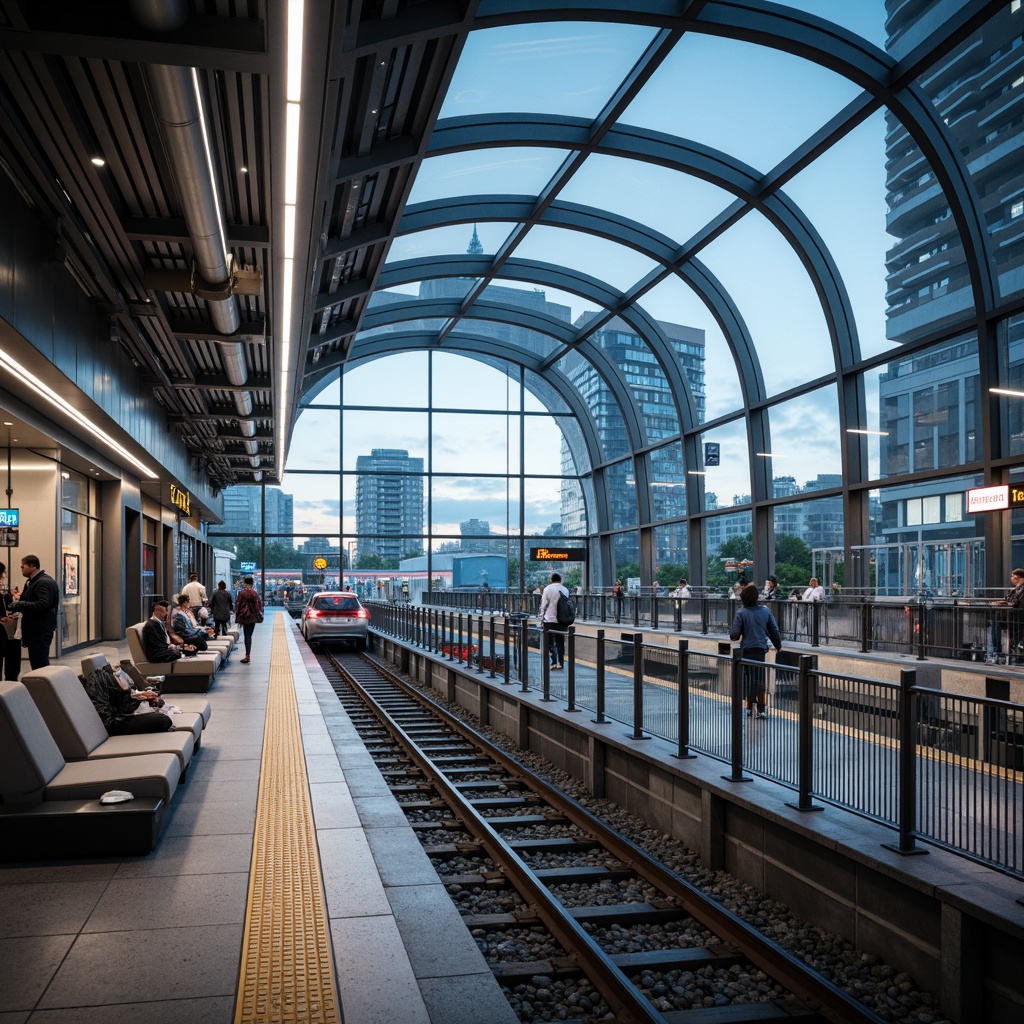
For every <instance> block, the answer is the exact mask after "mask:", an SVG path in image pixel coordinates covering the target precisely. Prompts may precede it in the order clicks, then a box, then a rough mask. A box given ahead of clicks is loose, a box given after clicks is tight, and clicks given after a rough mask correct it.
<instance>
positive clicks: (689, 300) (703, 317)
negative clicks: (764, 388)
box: [642, 277, 743, 423]
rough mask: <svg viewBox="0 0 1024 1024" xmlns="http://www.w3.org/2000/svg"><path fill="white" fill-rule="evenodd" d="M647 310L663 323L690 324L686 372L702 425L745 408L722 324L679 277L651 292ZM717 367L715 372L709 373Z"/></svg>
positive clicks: (687, 329)
mask: <svg viewBox="0 0 1024 1024" xmlns="http://www.w3.org/2000/svg"><path fill="white" fill-rule="evenodd" d="M642 305H643V307H644V309H646V310H647V312H648V313H649V314H650V315H651V316H654V317H656V318H657V319H658V320H659V321H662V322H664V321H674V322H675V323H677V324H686V325H687V326H686V327H684V328H682V330H681V331H680V332H678V333H680V334H683V332H685V334H686V337H687V340H686V342H685V348H686V354H685V355H682V354H681V358H682V359H683V369H684V372H685V373H686V378H687V380H688V382H689V384H690V387H691V390H693V392H694V400H695V402H696V405H697V416H698V420H697V422H698V423H703V422H704V420H705V419H706V418H712V419H717V418H718V417H719V416H723V415H726V414H728V413H730V412H735V411H736V410H738V409H740V408H742V405H743V398H742V392H741V390H740V382H739V377H738V376H737V373H736V361H735V359H734V358H733V354H732V349H731V348H730V347H729V345H728V343H727V342H726V340H725V335H724V334H723V333H722V329H721V328H720V327H719V326H718V321H717V320H716V319H715V318H714V316H712V314H711V311H710V310H709V309H708V307H707V306H706V305H705V304H704V303H703V302H702V301H701V300H700V298H699V297H698V296H697V295H696V293H695V292H694V291H693V290H692V289H691V288H690V287H689V285H687V284H686V283H684V282H683V281H682V280H681V279H680V278H678V277H670V278H667V279H666V280H664V281H662V282H661V284H659V285H657V286H656V287H654V288H652V289H651V290H650V291H649V292H647V293H646V294H645V295H644V297H643V300H642ZM708 367H713V368H714V372H708V369H707V368H708Z"/></svg>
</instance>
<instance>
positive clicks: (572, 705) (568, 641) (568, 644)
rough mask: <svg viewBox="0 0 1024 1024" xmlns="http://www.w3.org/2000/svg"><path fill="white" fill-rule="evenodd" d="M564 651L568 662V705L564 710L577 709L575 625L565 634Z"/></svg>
mask: <svg viewBox="0 0 1024 1024" xmlns="http://www.w3.org/2000/svg"><path fill="white" fill-rule="evenodd" d="M565 653H566V656H567V658H568V662H569V668H568V673H569V678H568V680H567V684H566V685H567V686H568V698H569V706H568V707H567V708H566V709H565V710H566V711H579V710H580V708H578V707H576V627H575V626H570V627H569V628H568V629H567V630H566V634H565Z"/></svg>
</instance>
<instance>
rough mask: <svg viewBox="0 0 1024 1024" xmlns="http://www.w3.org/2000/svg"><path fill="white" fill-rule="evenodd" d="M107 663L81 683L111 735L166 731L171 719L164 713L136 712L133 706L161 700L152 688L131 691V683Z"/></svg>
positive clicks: (160, 702)
mask: <svg viewBox="0 0 1024 1024" xmlns="http://www.w3.org/2000/svg"><path fill="white" fill-rule="evenodd" d="M119 672H120V669H117V670H115V669H113V668H112V667H111V666H110V665H104V666H103V667H102V668H99V669H96V671H95V672H90V673H89V675H87V676H86V677H85V679H84V681H83V683H82V685H83V686H84V687H85V692H86V693H87V694H89V699H90V700H91V701H92V703H93V706H94V707H95V708H96V711H97V713H98V714H99V716H100V718H101V719H102V720H103V725H104V726H105V728H106V730H107V732H108V733H110V735H111V736H131V735H135V734H137V733H147V732H167V731H168V730H169V729H170V728H171V725H172V723H171V720H170V718H168V717H167V715H161V714H157V713H156V712H153V713H151V714H148V715H137V714H136V713H135V711H136V709H137V708H139V707H140V706H141V704H142V702H143V701H146V702H147V703H149V704H151V705H153V706H154V707H155V706H156V705H158V704H162V703H163V702H162V701H161V700H160V698H159V697H158V696H157V694H156V693H154V692H153V691H152V690H144V691H142V692H141V693H138V694H135V695H133V694H132V688H131V684H130V683H129V682H127V681H123V680H122V679H121V678H120V677H119V675H118V673H119Z"/></svg>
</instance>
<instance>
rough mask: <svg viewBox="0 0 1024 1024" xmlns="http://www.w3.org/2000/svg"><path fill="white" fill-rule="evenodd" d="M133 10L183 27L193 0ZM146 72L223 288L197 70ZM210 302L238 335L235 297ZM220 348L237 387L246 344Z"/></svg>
mask: <svg viewBox="0 0 1024 1024" xmlns="http://www.w3.org/2000/svg"><path fill="white" fill-rule="evenodd" d="M131 8H132V14H133V15H134V17H135V19H136V21H138V22H139V24H140V25H143V26H144V27H145V28H148V29H150V30H151V31H154V32H169V31H171V30H173V29H176V28H180V27H181V26H182V25H183V24H184V23H185V21H186V20H187V18H188V0H131ZM146 75H147V79H148V81H149V87H150V93H151V95H152V98H153V105H154V107H155V108H156V115H157V119H158V121H159V122H160V130H161V134H162V136H163V139H164V145H165V149H166V151H167V158H168V160H169V162H170V167H171V172H172V174H173V176H174V180H175V183H176V185H177V187H178V195H179V197H180V200H181V206H182V213H183V214H184V217H185V224H186V226H187V227H188V233H189V239H190V241H191V243H192V253H193V258H194V260H195V268H196V271H197V273H198V274H199V276H200V277H202V279H203V281H204V282H205V283H206V284H208V285H212V286H214V287H217V286H223V285H225V284H227V282H228V281H229V279H230V277H231V268H230V266H229V265H228V251H227V250H228V247H227V236H226V232H225V229H224V222H223V218H222V217H221V213H220V207H219V205H218V203H217V191H216V183H215V181H214V178H213V167H212V164H211V161H210V159H209V155H208V154H209V150H208V140H207V138H206V133H205V131H204V129H203V111H202V106H201V103H200V99H199V93H198V86H197V80H196V77H195V71H194V69H192V68H187V67H175V66H172V65H169V64H150V65H147V66H146ZM206 302H207V304H208V306H209V308H210V318H211V320H212V321H213V325H214V327H215V328H216V329H217V330H218V331H219V332H220V333H221V334H226V335H230V334H234V333H235V332H236V331H237V330H238V326H239V324H240V322H241V316H240V314H239V311H238V300H237V299H236V298H235V296H234V295H228V296H227V297H225V298H223V299H207V300H206ZM218 347H219V349H220V355H221V361H222V365H223V367H224V373H225V375H226V376H227V378H228V380H229V381H230V382H231V384H232V385H233V386H235V387H240V386H242V385H244V384H245V382H246V381H247V380H248V378H249V372H248V368H247V366H246V361H245V349H244V348H243V346H242V344H241V342H236V343H234V344H231V343H227V344H223V345H219V346H218ZM233 397H234V402H235V411H236V412H237V413H238V416H239V423H238V426H239V429H240V430H241V432H242V434H243V435H244V436H245V437H246V438H247V440H246V441H245V442H244V445H245V450H246V452H247V454H249V455H252V456H257V455H258V453H259V444H258V443H257V442H256V441H255V440H248V439H250V438H254V437H255V435H256V423H255V422H254V421H253V419H252V410H253V403H252V395H251V394H250V393H248V392H240V391H236V392H234V393H233ZM255 464H256V463H254V465H255Z"/></svg>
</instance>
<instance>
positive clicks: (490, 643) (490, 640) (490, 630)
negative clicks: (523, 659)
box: [487, 614, 497, 679]
mask: <svg viewBox="0 0 1024 1024" xmlns="http://www.w3.org/2000/svg"><path fill="white" fill-rule="evenodd" d="M487 647H488V649H489V650H490V660H491V671H490V672H489V673H488V678H489V679H493V678H494V659H495V658H496V657H497V652H496V651H495V649H494V615H493V614H492V615H491V619H490V622H489V623H488V624H487Z"/></svg>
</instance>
